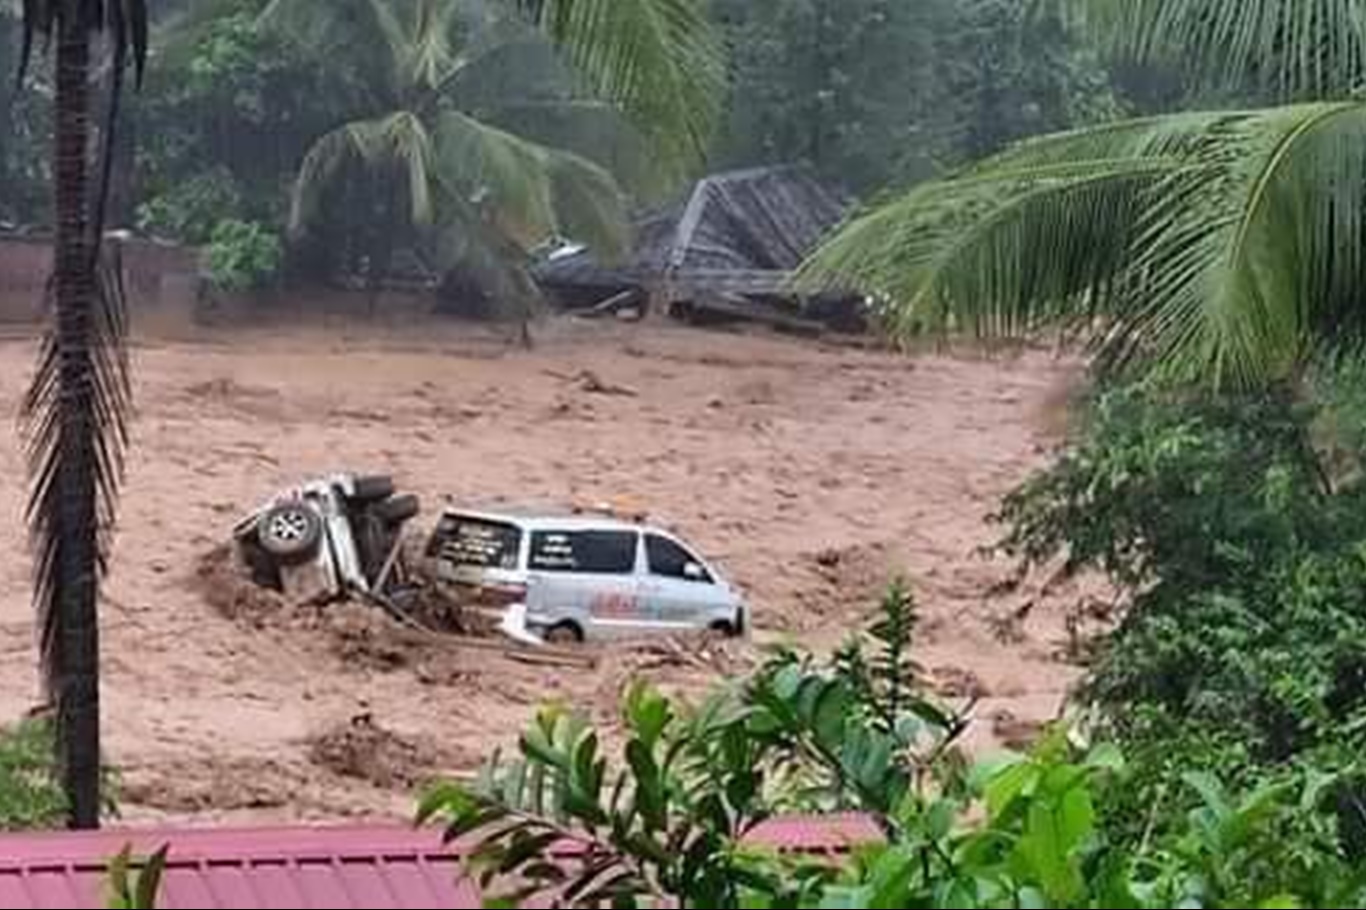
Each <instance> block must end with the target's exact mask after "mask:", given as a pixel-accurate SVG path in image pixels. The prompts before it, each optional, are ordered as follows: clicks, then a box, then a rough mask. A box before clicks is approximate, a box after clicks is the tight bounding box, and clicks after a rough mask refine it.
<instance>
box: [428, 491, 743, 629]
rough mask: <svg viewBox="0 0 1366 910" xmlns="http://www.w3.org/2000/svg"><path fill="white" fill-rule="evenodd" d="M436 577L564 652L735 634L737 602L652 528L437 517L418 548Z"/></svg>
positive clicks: (507, 516) (488, 515) (690, 555)
mask: <svg viewBox="0 0 1366 910" xmlns="http://www.w3.org/2000/svg"><path fill="white" fill-rule="evenodd" d="M427 555H428V556H429V557H431V558H433V559H435V560H436V562H437V566H438V572H439V574H440V576H441V577H442V578H443V579H444V580H445V581H447V582H451V583H454V584H457V585H459V586H462V587H464V588H465V589H466V590H468V591H470V592H472V594H473V595H474V597H475V601H476V602H477V603H479V604H481V605H483V606H486V607H494V608H500V609H510V610H512V611H514V612H515V613H516V614H523V615H524V622H525V626H526V629H527V631H528V632H530V633H531V634H533V635H535V636H537V637H541V638H543V639H544V640H546V641H550V642H556V643H565V642H577V641H585V640H593V639H601V638H617V637H634V636H639V635H648V634H658V633H673V632H684V631H696V630H711V631H715V632H719V633H724V634H726V635H737V636H738V635H742V634H744V633H745V631H746V629H747V627H748V618H747V614H746V608H745V605H744V601H743V598H742V597H741V596H740V594H739V593H738V592H737V591H736V590H735V589H734V588H733V587H731V585H730V584H729V583H727V582H726V580H725V579H724V578H723V577H722V576H721V575H720V573H719V572H717V570H716V569H715V568H714V567H713V566H711V565H709V564H708V563H707V562H706V561H705V560H703V559H702V558H701V557H700V556H698V555H697V554H696V552H695V551H694V550H693V549H692V548H690V547H689V546H687V545H686V544H685V543H683V542H682V541H681V540H679V539H678V538H677V537H675V536H673V535H671V534H669V533H668V532H667V531H664V530H662V529H659V528H655V527H651V526H649V525H645V524H642V523H637V522H632V521H624V520H621V519H618V518H611V517H597V516H588V515H582V514H579V515H554V514H550V513H546V512H535V511H528V512H523V513H517V512H501V511H500V512H481V511H466V510H462V509H447V510H446V511H445V512H444V513H443V514H442V516H441V520H440V521H439V522H438V523H437V526H436V530H435V531H434V532H433V534H432V537H431V540H430V542H429V544H428V547H427Z"/></svg>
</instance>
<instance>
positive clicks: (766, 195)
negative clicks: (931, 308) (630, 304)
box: [536, 165, 848, 315]
mask: <svg viewBox="0 0 1366 910" xmlns="http://www.w3.org/2000/svg"><path fill="white" fill-rule="evenodd" d="M847 209H848V203H847V201H846V200H845V199H844V198H843V197H841V196H840V195H839V194H837V193H836V192H834V191H833V190H831V189H830V188H829V187H827V186H826V185H824V184H823V183H821V181H820V180H818V179H817V178H816V176H815V175H814V174H813V173H812V172H811V171H810V169H808V168H806V167H802V166H796V165H789V166H783V167H767V168H755V169H751V170H743V171H734V172H730V173H724V174H717V175H714V176H711V177H707V178H706V179H703V180H699V181H698V182H697V183H696V184H694V186H693V188H692V191H691V193H689V195H688V196H687V198H686V200H685V201H684V202H683V204H681V205H679V206H676V207H674V208H672V209H670V210H667V211H665V212H660V213H657V214H654V215H651V216H650V217H648V218H645V219H643V220H642V221H641V222H640V223H639V224H638V226H637V240H636V245H635V248H634V250H633V251H632V253H631V255H630V256H629V257H628V259H627V260H626V261H625V262H623V263H620V264H617V265H605V264H603V263H600V262H598V261H597V260H596V259H595V258H594V257H593V254H592V252H591V251H589V250H584V249H577V250H573V251H568V252H564V253H562V254H561V255H558V256H555V257H552V258H551V259H549V260H548V261H546V262H545V263H542V264H541V265H539V266H538V267H537V269H536V278H537V280H538V281H539V282H540V284H541V285H542V287H543V288H545V289H546V290H547V291H549V292H550V293H551V295H552V296H554V297H556V298H557V299H559V300H560V301H561V302H562V303H563V304H564V305H566V306H570V307H582V306H591V305H593V304H594V303H597V302H599V301H602V300H604V299H608V298H610V297H611V296H613V295H614V294H619V293H622V292H624V291H629V290H631V289H633V288H650V289H654V290H657V291H660V290H662V291H663V293H665V294H666V295H667V297H668V298H669V299H668V300H667V303H669V304H670V305H672V304H675V303H678V302H680V301H688V302H689V303H692V304H698V303H700V304H703V305H710V304H721V303H727V305H728V306H729V307H730V308H735V307H736V306H739V307H741V308H744V307H746V306H747V305H748V304H757V303H758V301H756V300H754V299H753V298H773V297H784V296H786V295H785V293H784V291H785V288H786V286H787V282H788V279H789V278H790V276H791V273H792V271H793V270H794V269H796V268H797V267H798V266H799V265H800V264H801V263H802V261H803V260H804V259H805V258H806V256H807V255H808V254H809V253H810V252H811V251H812V250H813V249H815V247H816V245H817V244H818V243H819V242H820V240H821V238H822V237H824V236H825V234H826V233H828V232H829V231H830V230H831V229H832V228H833V227H835V226H836V225H837V224H838V223H839V222H840V221H841V220H842V219H843V217H844V214H845V212H846V211H847ZM740 298H745V299H747V302H745V301H742V300H741V299H740ZM768 302H769V303H771V302H772V301H771V300H769V301H768ZM736 315H743V314H742V313H737V314H736Z"/></svg>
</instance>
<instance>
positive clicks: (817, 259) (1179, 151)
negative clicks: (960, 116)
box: [800, 103, 1366, 385]
mask: <svg viewBox="0 0 1366 910" xmlns="http://www.w3.org/2000/svg"><path fill="white" fill-rule="evenodd" d="M1363 186H1366V106H1363V105H1359V104H1347V103H1344V104H1319V105H1303V106H1297V107H1288V108H1273V109H1269V110H1263V111H1248V112H1242V113H1228V112H1215V113H1208V114H1183V115H1178V116H1174V117H1170V118H1155V119H1152V120H1146V121H1136V122H1133V123H1128V124H1120V125H1112V126H1108V127H1101V128H1097V129H1094V130H1084V131H1080V132H1075V133H1071V134H1067V135H1062V136H1055V137H1046V138H1043V139H1040V140H1036V141H1033V142H1028V143H1024V144H1022V145H1020V146H1019V147H1017V148H1015V149H1012V150H1009V151H1007V152H1005V153H1004V154H1003V155H1001V156H1000V157H998V158H996V159H991V160H988V161H987V162H984V163H983V164H981V165H979V166H977V167H975V168H973V169H972V170H970V171H969V172H967V173H965V174H963V175H961V176H958V177H955V178H953V179H950V180H946V181H942V182H939V183H934V184H929V185H926V186H922V187H920V188H918V189H916V190H914V191H913V192H911V193H910V194H908V195H905V196H903V197H901V198H899V199H895V200H893V201H891V202H889V203H888V204H886V205H884V206H881V207H879V208H877V209H875V210H873V211H870V212H867V213H865V214H862V215H860V216H858V217H856V218H854V219H853V220H852V221H851V222H850V223H849V224H848V225H846V226H845V227H844V228H843V229H842V230H841V231H840V232H839V233H838V234H837V236H835V237H834V238H833V239H831V240H830V241H829V242H828V243H827V244H825V246H824V247H823V248H822V249H821V250H819V251H818V252H817V254H816V255H815V256H814V257H813V258H812V260H811V261H810V262H809V263H807V265H806V266H805V267H804V269H803V272H802V275H801V278H800V280H801V281H802V282H803V283H805V284H807V285H813V286H822V287H824V286H829V285H831V284H839V285H842V286H852V287H857V288H859V289H862V290H864V291H866V292H868V293H869V294H871V295H873V296H874V297H875V298H876V299H877V300H879V301H882V302H883V303H884V305H885V308H886V316H887V321H888V324H889V328H890V329H891V330H892V331H893V332H894V333H897V334H899V335H901V336H903V337H904V336H905V335H907V334H911V333H913V332H916V331H921V330H926V329H940V330H948V331H968V332H972V333H976V334H978V335H981V336H1018V335H1024V334H1028V333H1030V332H1032V331H1035V330H1037V329H1040V328H1042V327H1045V326H1051V325H1064V326H1070V327H1072V328H1076V329H1081V330H1084V331H1086V332H1087V333H1088V334H1089V335H1090V337H1091V338H1092V339H1093V341H1095V342H1096V344H1097V345H1098V348H1099V350H1100V352H1101V353H1102V354H1103V356H1104V357H1105V358H1106V361H1107V362H1108V364H1109V365H1110V366H1112V367H1119V366H1122V365H1126V364H1129V363H1133V362H1136V361H1138V362H1142V363H1145V364H1148V365H1150V366H1152V367H1153V368H1155V369H1157V370H1159V371H1161V372H1163V373H1165V374H1166V375H1167V376H1168V377H1169V378H1172V379H1178V380H1183V381H1184V380H1191V379H1200V380H1205V381H1210V382H1214V383H1219V384H1239V385H1247V384H1254V383H1258V382H1261V381H1264V380H1266V379H1269V378H1274V377H1277V376H1283V375H1285V373H1286V372H1287V371H1289V370H1291V369H1293V368H1294V367H1295V365H1296V364H1297V363H1299V362H1300V361H1301V360H1302V359H1303V357H1305V356H1306V355H1307V354H1308V353H1309V352H1310V351H1311V350H1313V349H1314V348H1315V347H1318V346H1322V345H1331V344H1343V343H1347V342H1349V341H1352V340H1360V339H1361V338H1363V337H1366V314H1363V313H1362V311H1361V309H1360V307H1358V306H1357V305H1356V295H1355V291H1354V289H1355V288H1359V287H1360V286H1361V282H1362V281H1363V280H1366V269H1364V268H1363V261H1362V258H1363V254H1362V251H1361V246H1362V243H1361V241H1362V231H1363V224H1362V222H1363V218H1366V193H1363V192H1362V187H1363Z"/></svg>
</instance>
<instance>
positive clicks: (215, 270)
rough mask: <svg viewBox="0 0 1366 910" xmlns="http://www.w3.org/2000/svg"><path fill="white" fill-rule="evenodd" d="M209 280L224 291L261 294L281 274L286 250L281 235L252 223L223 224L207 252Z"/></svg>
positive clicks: (217, 229)
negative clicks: (259, 292)
mask: <svg viewBox="0 0 1366 910" xmlns="http://www.w3.org/2000/svg"><path fill="white" fill-rule="evenodd" d="M205 259H206V261H207V265H208V269H209V278H210V280H211V281H212V282H213V285H214V287H216V288H218V289H219V290H224V291H236V292H245V291H259V290H261V289H262V288H264V287H266V285H268V284H269V283H270V281H271V280H272V279H273V278H274V277H275V275H276V274H278V273H279V271H280V265H281V263H282V262H283V259H284V248H283V246H282V245H281V243H280V238H279V236H278V235H276V234H275V233H273V232H272V231H270V230H268V229H266V228H264V227H262V226H261V225H260V224H257V223H255V222H249V221H237V220H235V219H229V220H227V221H220V222H219V223H218V225H217V226H216V227H215V228H214V229H213V235H212V238H211V239H210V241H209V245H208V247H207V249H206V250H205Z"/></svg>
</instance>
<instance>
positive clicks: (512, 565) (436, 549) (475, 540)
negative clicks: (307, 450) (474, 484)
mask: <svg viewBox="0 0 1366 910" xmlns="http://www.w3.org/2000/svg"><path fill="white" fill-rule="evenodd" d="M521 549H522V529H521V528H519V527H517V526H516V525H513V524H508V523H507V522H502V521H490V520H488V519H484V518H472V517H469V516H465V515H447V516H445V517H444V518H442V519H441V522H440V523H439V524H438V525H437V527H436V532H435V534H433V535H432V542H431V546H430V547H428V554H429V555H432V556H436V557H438V558H440V559H443V560H445V561H446V562H449V563H453V564H454V565H457V566H463V567H469V568H476V569H516V568H517V559H518V556H519V554H520V552H521Z"/></svg>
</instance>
